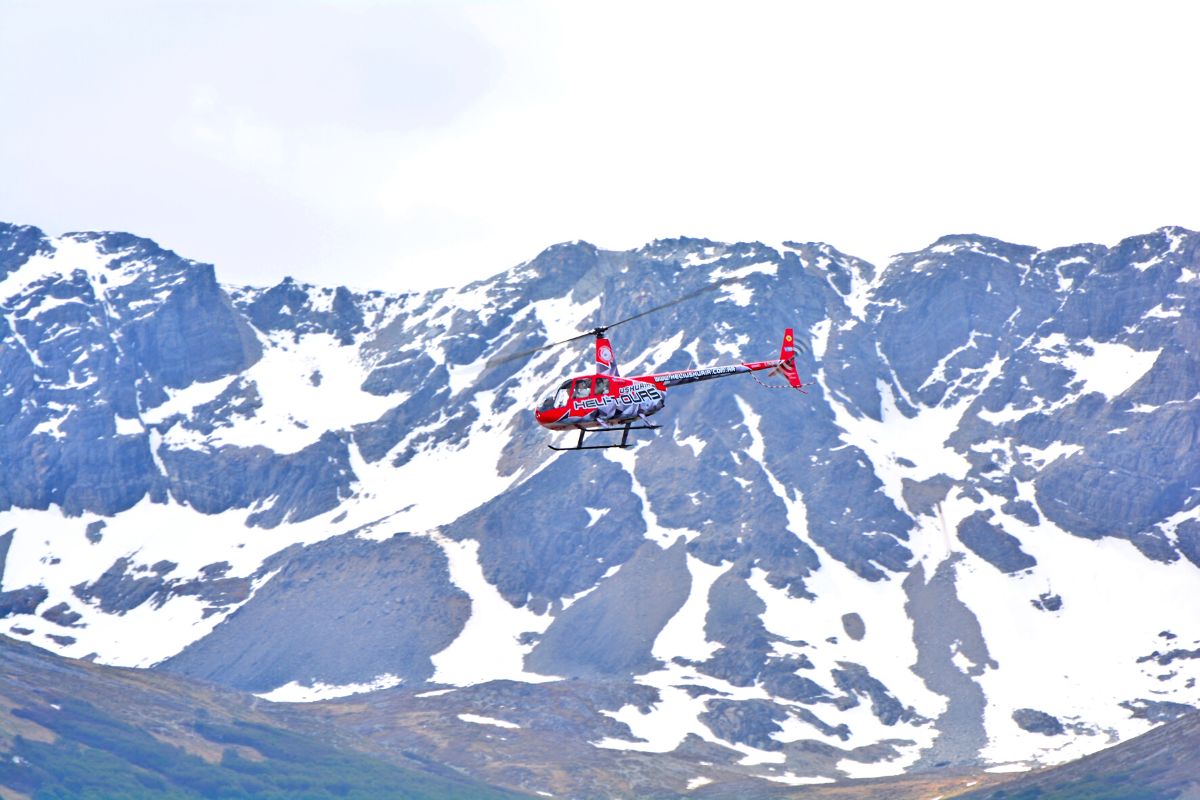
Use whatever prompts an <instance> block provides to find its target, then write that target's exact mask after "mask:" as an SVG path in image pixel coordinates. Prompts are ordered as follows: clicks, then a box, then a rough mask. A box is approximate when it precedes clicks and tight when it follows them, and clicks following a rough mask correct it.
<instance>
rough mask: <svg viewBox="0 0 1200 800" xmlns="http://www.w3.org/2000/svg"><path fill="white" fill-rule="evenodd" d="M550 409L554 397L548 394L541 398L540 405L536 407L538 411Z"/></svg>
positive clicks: (552, 405) (552, 406)
mask: <svg viewBox="0 0 1200 800" xmlns="http://www.w3.org/2000/svg"><path fill="white" fill-rule="evenodd" d="M552 408H554V395H552V394H548V395H546V396H545V397H543V398H542V403H541V405H539V406H538V411H549V410H550V409H552Z"/></svg>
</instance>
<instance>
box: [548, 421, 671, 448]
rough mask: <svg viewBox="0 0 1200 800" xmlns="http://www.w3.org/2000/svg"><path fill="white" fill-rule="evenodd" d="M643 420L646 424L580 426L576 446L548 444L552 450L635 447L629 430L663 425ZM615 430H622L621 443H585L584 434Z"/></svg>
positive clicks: (654, 428)
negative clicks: (603, 426)
mask: <svg viewBox="0 0 1200 800" xmlns="http://www.w3.org/2000/svg"><path fill="white" fill-rule="evenodd" d="M642 422H643V423H645V424H643V425H634V424H633V423H632V422H626V423H625V424H624V425H617V426H613V427H608V428H580V429H579V440H578V441H577V442H576V443H575V446H574V447H556V446H554V445H552V444H548V445H546V446H547V447H549V448H550V449H551V450H560V451H561V450H608V449H610V448H613V447H619V448H629V447H633V445H632V444H629V432H630V431H652V430H657V429H658V428H661V427H662V426H661V425H651V424H650V423H649V422H646V421H645V420H642ZM615 431H620V432H621V442H620V444H584V443H583V438H584V436H586V435H587V434H589V433H611V432H615Z"/></svg>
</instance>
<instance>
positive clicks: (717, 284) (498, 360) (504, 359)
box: [484, 275, 746, 369]
mask: <svg viewBox="0 0 1200 800" xmlns="http://www.w3.org/2000/svg"><path fill="white" fill-rule="evenodd" d="M745 279H746V276H744V275H742V276H736V277H735V276H729V277H725V278H721V279H720V280H717V281H713V282H712V283H707V284H705V285H704V286H701V287H700V288H699V289H696V290H695V291H691V292H688V293H687V294H685V295H683V296H682V297H676V298H675V299H674V300H671V301H670V302H667V303H663V304H662V305H657V306H654V307H653V308H647V309H646V310H645V311H639V312H638V313H636V314H634V315H633V316H631V317H626V318H625V319H619V320H617V321H616V322H613V323H611V324H609V325H602V326H599V327H596V328H593V329H592V330H590V331H587V332H586V333H581V334H579V335H578V336H572V337H571V338H570V339H563V340H562V341H560V342H551V343H550V344H543V345H541V346H539V347H531V348H529V349H528V350H521V351H520V352H517V353H510V354H508V355H506V356H497V357H495V358H492V359H490V360H488V362H487V363H486V364H484V369H491V368H492V367H496V366H499V365H501V364H507V363H508V362H509V361H516V360H517V359H519V358H525V357H527V356H531V355H533V354H534V353H540V352H541V351H543V350H549V349H551V348H553V347H560V346H562V345H564V344H570V343H571V342H577V341H579V340H580V339H586V338H588V337H589V336H603V335H604V333H605V331H607V330H609V329H611V328H615V327H617V326H618V325H624V324H625V323H626V322H632V321H633V320H635V319H641V318H642V317H645V316H647V315H649V314H654V313H656V312H658V311H662V310H663V309H664V308H670V307H671V306H675V305H679V304H680V303H684V302H687V301H688V300H691V299H693V298H695V297H698V296H700V295H702V294H705V293H706V292H711V291H714V290H716V289H720V288H721V287H722V286H725V285H726V284H730V283H737V282H738V281H742V280H745Z"/></svg>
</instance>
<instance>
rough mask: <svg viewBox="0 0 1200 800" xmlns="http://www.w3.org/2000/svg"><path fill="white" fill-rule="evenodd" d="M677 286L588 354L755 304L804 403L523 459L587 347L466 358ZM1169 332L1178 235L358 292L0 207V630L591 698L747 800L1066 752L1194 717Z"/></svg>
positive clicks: (755, 251)
mask: <svg viewBox="0 0 1200 800" xmlns="http://www.w3.org/2000/svg"><path fill="white" fill-rule="evenodd" d="M730 278H733V279H734V280H733V281H729V279H730ZM715 281H728V282H725V283H723V284H722V285H721V287H720V288H719V289H716V290H714V291H712V292H711V293H708V294H705V295H701V296H700V297H698V298H696V299H695V300H692V301H689V302H686V303H682V304H679V305H676V306H672V307H671V308H669V309H666V310H664V311H662V312H661V313H658V314H655V315H650V316H646V317H640V318H638V319H635V320H632V321H630V322H628V323H627V324H624V325H622V326H620V327H619V328H616V329H614V330H613V331H612V333H611V338H612V340H613V343H614V346H615V347H616V348H617V350H618V358H619V363H620V364H621V368H622V372H623V374H626V375H633V374H639V373H645V372H649V371H662V370H669V369H681V368H684V367H688V366H692V365H709V364H716V363H731V362H737V361H741V360H758V359H765V358H771V357H773V356H774V354H775V353H777V352H778V347H779V339H780V336H781V333H782V329H783V328H784V327H786V326H790V327H794V328H795V329H796V331H797V332H798V333H799V334H800V335H801V336H802V338H804V339H805V340H806V344H807V347H806V348H805V350H804V351H803V352H802V353H801V354H800V356H799V359H798V364H797V366H798V369H799V373H800V375H801V376H802V378H803V379H804V380H805V382H806V383H808V384H809V385H808V387H807V388H808V392H809V393H808V395H807V396H805V395H801V394H799V393H796V392H792V391H790V390H788V391H785V390H768V389H767V388H764V387H763V386H760V385H759V383H758V382H756V381H754V380H752V379H750V378H748V377H745V376H738V377H734V378H730V379H725V380H721V381H716V382H711V383H706V384H702V385H698V386H687V387H679V388H676V389H672V390H670V392H669V396H668V400H669V402H668V408H667V409H666V410H665V411H664V412H662V413H661V414H660V415H659V416H658V417H656V418H655V420H654V421H656V422H662V423H663V428H662V429H661V430H659V431H657V432H656V433H654V434H650V435H643V437H642V439H641V440H640V441H639V444H638V446H637V447H636V448H635V449H633V450H629V451H605V452H603V453H597V452H592V453H567V454H562V455H559V454H554V453H552V452H551V451H549V450H548V449H546V448H545V446H544V445H545V443H546V441H547V440H549V439H550V438H551V437H550V435H549V434H547V433H545V432H544V431H542V430H541V429H539V428H538V427H537V426H536V425H535V424H534V423H533V421H532V415H531V413H530V409H531V408H532V407H533V405H534V404H535V402H536V400H537V399H539V397H540V396H541V395H542V394H543V393H545V392H546V391H548V390H549V389H551V388H552V387H555V386H557V384H558V383H559V382H561V380H562V379H563V378H565V377H566V376H569V375H570V374H572V373H580V372H584V371H587V370H589V369H590V365H589V363H588V358H589V356H590V353H589V352H587V351H588V349H589V347H588V343H587V342H584V343H583V344H582V345H581V346H578V347H575V346H568V347H565V348H558V349H547V350H543V351H539V352H537V353H535V354H532V355H530V356H528V357H525V358H523V359H516V360H512V361H508V362H505V363H502V364H500V365H498V366H491V367H490V366H488V362H489V361H491V360H493V359H495V358H496V357H497V356H504V355H506V354H509V353H514V352H517V351H521V350H525V349H528V348H531V347H535V346H538V345H540V344H544V343H547V342H550V341H556V340H560V339H564V338H566V337H568V336H571V335H573V334H575V333H577V332H578V331H579V330H585V329H587V328H588V327H591V326H594V325H598V324H603V323H606V322H611V321H613V320H616V319H621V318H624V317H627V316H630V315H632V314H636V313H637V312H639V311H641V310H644V309H646V308H649V307H652V306H655V305H657V304H659V303H663V302H666V301H669V300H671V299H673V298H676V297H680V296H683V295H685V294H687V293H689V292H693V291H695V290H697V289H700V288H701V287H704V286H706V285H708V284H710V283H712V282H715ZM1198 354H1200V235H1197V234H1195V233H1192V232H1189V231H1186V230H1183V229H1179V228H1165V229H1162V230H1159V231H1156V232H1154V233H1151V234H1148V235H1146V236H1140V237H1135V238H1133V239H1129V240H1126V241H1124V242H1122V243H1121V244H1120V245H1118V246H1117V247H1114V248H1107V247H1103V246H1100V245H1075V246H1071V247H1065V248H1060V249H1055V250H1049V251H1039V250H1036V249H1034V248H1029V247H1024V246H1019V245H1013V244H1008V243H1005V242H1000V241H997V240H994V239H988V238H986V237H981V236H948V237H945V238H943V239H940V240H939V241H937V242H935V243H934V244H932V245H930V246H929V247H928V248H925V249H924V250H922V251H920V252H917V253H908V254H903V255H901V256H898V257H897V258H896V259H894V260H893V262H892V263H891V264H889V265H888V266H887V268H886V269H878V268H876V267H875V266H873V265H870V264H867V263H865V262H863V261H861V260H859V259H856V258H853V257H851V256H848V255H846V254H843V253H840V252H838V251H837V250H835V249H833V248H832V247H829V246H828V245H823V244H811V243H810V244H803V243H785V244H782V245H776V246H767V245H764V244H760V243H743V244H725V243H719V242H712V241H708V240H697V239H679V240H669V241H658V242H654V243H652V244H650V245H647V246H646V247H643V248H641V249H639V250H635V251H626V252H612V251H604V250H600V249H597V248H596V247H593V246H591V245H588V244H584V243H572V244H563V245H557V246H554V247H551V248H549V249H548V250H546V251H545V252H543V253H542V254H541V255H539V256H538V257H537V258H535V259H533V260H532V261H530V262H528V263H526V264H522V265H520V266H518V267H516V268H514V269H512V270H510V271H508V272H506V273H502V274H500V275H498V276H496V277H495V278H492V279H489V280H486V281H481V282H478V283H475V284H472V285H470V286H467V287H464V288H461V289H452V290H438V291H433V292H426V293H414V294H406V295H386V294H383V293H379V292H355V291H351V290H349V289H346V288H336V289H330V288H318V287H312V286H305V285H300V284H297V283H296V282H294V281H292V280H290V279H287V280H284V281H283V282H282V283H280V284H279V285H278V286H275V287H273V288H269V289H256V288H247V287H227V286H222V285H220V284H219V283H218V282H217V279H216V276H215V273H214V270H213V268H212V267H211V266H208V265H203V264H198V263H195V262H192V261H188V260H186V259H183V258H180V257H179V256H177V255H175V254H174V253H171V252H169V251H167V250H164V249H162V248H160V247H159V246H157V245H155V244H154V243H153V242H149V241H147V240H144V239H138V238H135V237H132V236H129V235H127V234H112V233H104V234H97V233H87V234H68V235H66V236H63V237H58V238H50V237H47V236H45V235H44V234H42V233H41V232H40V231H37V230H36V229H33V228H28V227H16V226H9V225H5V226H0V462H2V463H3V465H4V469H3V472H2V473H0V532H4V533H3V534H2V535H0V569H2V570H3V571H2V572H0V578H2V585H0V626H5V627H3V630H4V631H6V632H8V633H9V634H10V635H13V636H16V637H18V638H25V639H26V640H29V641H32V642H35V643H37V644H39V645H41V646H45V647H53V648H54V649H57V650H59V651H61V652H63V653H65V654H67V655H71V656H75V657H85V656H92V657H95V658H97V659H99V660H101V661H104V662H109V663H116V664H124V665H136V666H150V665H158V666H160V667H161V668H162V669H166V670H174V671H177V672H181V673H184V674H187V675H191V676H196V677H201V678H205V679H209V680H215V681H218V682H225V683H228V684H230V685H233V686H236V687H239V688H245V689H250V690H252V691H256V692H261V693H264V694H266V695H267V696H269V697H273V698H284V697H298V696H307V697H312V696H318V695H320V694H321V693H322V692H324V693H326V694H328V693H336V692H337V691H339V690H338V688H337V687H343V689H342V690H341V691H343V692H348V691H351V690H353V688H358V689H365V688H369V687H371V686H380V685H388V686H395V685H396V684H397V683H399V684H400V685H401V687H402V690H406V691H411V692H413V693H414V694H413V696H414V697H416V696H417V695H419V694H420V693H422V692H426V691H431V690H438V691H442V690H454V691H459V692H465V691H466V689H465V688H455V687H472V688H471V692H472V694H471V696H472V697H486V695H487V692H488V691H489V690H488V688H487V687H489V686H494V687H497V688H496V691H501V689H500V688H499V687H501V686H504V687H510V688H506V689H504V691H509V690H511V686H512V685H513V684H512V683H511V682H512V681H516V682H518V683H522V682H523V683H529V684H533V683H539V682H547V681H556V684H555V686H556V688H554V689H553V690H547V691H539V692H532V693H531V697H544V698H555V699H554V700H553V702H555V703H560V702H562V697H563V695H564V693H565V694H569V693H570V692H571V687H572V686H573V685H578V687H579V691H580V692H583V691H584V688H583V687H584V686H585V685H586V686H588V687H594V686H596V685H598V684H599V683H602V684H603V685H604V686H605V690H604V692H603V693H602V696H603V698H604V699H603V701H602V702H601V701H595V704H593V705H591V706H590V708H591V709H592V712H591V713H592V715H593V719H591V720H590V721H589V722H588V723H587V724H586V725H584V724H575V723H572V724H570V725H568V724H565V723H564V729H563V731H562V735H563V736H566V737H570V736H577V737H578V738H579V744H580V745H581V746H582V745H587V746H588V747H591V748H592V749H594V750H600V749H603V750H606V751H608V750H613V751H621V750H626V751H633V750H639V751H643V752H649V753H655V752H657V753H667V752H672V753H675V754H676V757H680V758H690V756H688V755H687V754H697V755H696V763H697V764H699V763H701V762H703V763H715V762H714V759H717V761H721V760H722V759H723V763H724V764H725V767H727V768H728V769H731V770H734V771H740V773H744V774H745V775H753V774H760V775H762V776H764V777H766V778H768V779H770V780H776V781H781V782H785V783H786V782H793V783H797V782H803V781H805V780H810V779H816V778H828V779H837V778H843V777H847V776H849V777H868V776H873V775H883V774H893V773H897V772H900V771H903V770H906V769H924V768H935V767H939V766H946V765H948V764H972V765H977V764H1011V763H1018V764H1034V763H1054V762H1058V761H1063V760H1066V759H1068V758H1071V757H1073V756H1077V755H1080V754H1083V753H1086V752H1091V751H1094V750H1097V749H1099V748H1101V747H1103V746H1105V745H1106V744H1109V743H1111V742H1112V741H1116V740H1119V739H1123V738H1127V737H1129V736H1132V735H1134V734H1137V733H1140V732H1142V731H1144V730H1146V729H1148V727H1149V726H1150V725H1151V723H1152V721H1154V720H1152V717H1154V714H1155V713H1157V712H1154V713H1152V712H1151V709H1157V710H1160V711H1161V710H1162V709H1175V710H1176V711H1178V709H1181V708H1184V707H1187V706H1190V705H1195V704H1197V703H1198V702H1200V689H1198V688H1197V687H1196V679H1197V677H1200V673H1198V672H1197V661H1196V658H1195V656H1194V652H1200V600H1197V598H1200V591H1197V590H1198V589H1200V455H1198V453H1200V441H1198V439H1200V355H1198ZM762 382H766V383H770V379H766V378H764V379H763V380H762ZM1164 652H1166V653H1168V654H1172V653H1178V654H1180V655H1178V656H1177V657H1176V656H1172V657H1171V658H1170V659H1169V660H1167V661H1164V658H1165V657H1164V656H1162V653H1164ZM572 680H574V681H577V682H578V683H577V684H572ZM496 681H501V682H504V683H493V682H496ZM622 687H623V688H622ZM392 691H393V692H395V691H397V690H396V689H393V690H392ZM587 691H588V692H592V691H593V690H592V689H588V690H587ZM593 696H599V695H593V694H588V695H587V697H589V698H591V697H593ZM583 697H584V695H582V694H581V695H580V698H583ZM647 698H649V699H647ZM581 702H582V700H581ZM587 702H588V703H592V702H593V701H592V700H587ZM542 712H544V713H546V714H551V715H552V714H553V709H550V708H547V709H542ZM1164 713H1166V712H1164ZM1171 713H1174V712H1171ZM1170 715H1171V714H1168V716H1170ZM468 727H470V726H468ZM598 730H603V731H606V733H604V734H603V735H601V736H600V738H596V737H595V732H596V731H598ZM588 731H591V733H588ZM511 735H512V736H514V737H517V738H518V739H519V738H520V737H521V736H522V735H523V734H521V732H519V731H516V732H513V733H511ZM588 743H590V744H588ZM714 754H717V755H714ZM720 754H723V755H720ZM532 785H534V784H533V783H531V784H530V786H532ZM668 788H670V787H668ZM675 788H677V789H683V788H684V786H683V785H682V783H681V785H680V786H679V787H675Z"/></svg>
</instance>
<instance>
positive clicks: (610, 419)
mask: <svg viewBox="0 0 1200 800" xmlns="http://www.w3.org/2000/svg"><path fill="white" fill-rule="evenodd" d="M722 283H724V281H723V282H721V283H718V284H709V285H708V286H706V287H705V288H704V289H701V290H700V291H699V292H693V293H691V294H689V295H687V296H685V297H682V298H679V299H677V300H675V301H672V302H670V303H667V304H665V305H662V306H657V307H656V308H652V309H649V310H648V311H643V312H641V313H640V314H635V315H634V316H632V317H628V318H626V319H623V320H621V321H620V322H614V323H613V324H612V325H606V326H603V327H598V328H593V329H592V330H591V331H588V332H587V333H582V334H579V335H578V336H573V337H571V338H570V339H565V340H563V341H561V342H554V343H552V344H548V345H544V346H542V347H538V348H534V349H533V350H528V351H524V352H522V353H518V354H515V355H511V356H507V357H504V358H502V359H501V361H510V360H513V359H515V358H520V357H522V356H526V355H529V354H531V353H534V352H537V351H539V350H544V349H547V348H550V347H557V346H559V345H563V344H567V343H568V342H574V341H578V340H579V339H585V338H587V337H589V336H594V337H595V339H596V371H595V372H594V373H590V374H587V375H576V376H574V377H571V378H568V379H567V380H565V381H563V382H562V383H561V384H560V385H559V386H558V388H557V389H555V390H554V391H552V392H550V393H549V394H547V395H546V397H545V398H544V399H543V400H542V402H541V403H539V404H538V406H537V409H536V410H535V411H534V416H535V418H536V419H537V421H538V424H540V425H541V426H542V427H544V428H548V429H550V430H552V431H567V430H578V431H579V439H578V441H577V442H576V443H575V445H574V446H573V447H556V446H555V445H548V446H549V447H550V449H551V450H604V449H607V448H611V447H631V446H632V445H631V444H630V443H629V432H630V431H636V430H653V429H656V428H660V427H662V426H660V425H653V424H651V423H650V422H649V420H648V419H647V418H648V417H649V416H650V415H652V414H656V413H658V412H659V411H662V410H663V408H664V407H665V406H666V402H667V397H666V392H667V389H668V388H670V387H672V386H683V385H684V384H688V383H698V382H699V381H708V380H713V379H714V378H726V377H729V376H730V375H741V374H743V373H753V372H759V371H761V370H771V372H770V373H769V374H772V375H782V376H783V377H784V379H785V380H787V387H781V388H791V389H798V390H800V391H801V392H803V391H804V384H803V383H801V381H800V376H799V374H798V373H797V372H796V346H795V342H794V337H793V335H792V329H791V328H787V329H785V330H784V332H783V345H782V346H781V347H780V350H779V358H776V359H771V360H770V361H746V362H742V363H739V364H727V365H722V366H715V367H698V368H696V369H684V370H676V371H674V372H657V373H652V374H649V375H637V376H634V377H630V378H625V377H622V376H621V375H620V373H619V371H618V369H617V360H616V357H615V356H614V355H613V350H612V343H611V342H609V340H608V339H607V338H606V336H605V334H606V333H607V332H608V330H609V329H610V328H613V327H616V326H617V325H621V324H623V323H626V322H629V321H630V320H633V319H637V318H638V317H643V316H645V315H646V314H650V313H652V312H654V311H658V310H660V309H663V308H666V307H667V306H671V305H675V304H676V303H679V302H682V301H683V300H686V299H689V298H690V297H693V296H695V295H696V294H699V293H700V292H704V291H708V290H710V289H714V288H717V286H719V285H721V284H722ZM496 363H499V361H498V362H496ZM635 423H638V424H635ZM610 431H619V432H620V433H621V441H620V443H617V444H592V445H585V444H584V443H583V442H584V436H585V435H586V434H588V433H604V432H610Z"/></svg>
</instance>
